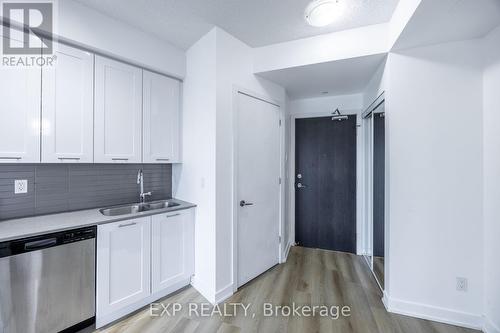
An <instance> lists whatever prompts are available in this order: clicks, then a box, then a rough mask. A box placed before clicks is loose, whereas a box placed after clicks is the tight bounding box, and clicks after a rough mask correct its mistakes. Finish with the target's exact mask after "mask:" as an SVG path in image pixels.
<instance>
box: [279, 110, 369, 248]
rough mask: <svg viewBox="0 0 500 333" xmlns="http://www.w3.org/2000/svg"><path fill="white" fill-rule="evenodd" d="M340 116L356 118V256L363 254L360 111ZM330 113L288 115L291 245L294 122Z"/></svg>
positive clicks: (346, 112) (293, 195)
mask: <svg viewBox="0 0 500 333" xmlns="http://www.w3.org/2000/svg"><path fill="white" fill-rule="evenodd" d="M342 114H345V115H349V116H356V254H357V255H360V254H361V253H363V232H362V231H363V225H362V223H363V196H362V193H363V191H362V190H363V188H362V184H363V167H362V162H363V154H364V147H363V131H362V130H361V120H362V118H361V110H352V109H351V110H344V111H343V112H342ZM331 116H332V113H331V112H330V111H327V112H316V113H303V112H302V113H295V114H292V115H290V158H289V163H288V167H289V172H288V175H289V179H288V195H289V200H290V207H289V211H288V214H289V216H290V222H289V223H290V239H291V242H292V244H296V242H295V174H296V170H295V142H296V137H295V120H297V119H304V118H318V117H331Z"/></svg>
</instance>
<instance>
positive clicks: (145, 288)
mask: <svg viewBox="0 0 500 333" xmlns="http://www.w3.org/2000/svg"><path fill="white" fill-rule="evenodd" d="M150 226H151V219H150V217H143V218H138V219H134V220H128V221H122V222H116V223H109V224H104V225H100V226H99V227H98V229H97V319H98V320H102V317H103V316H106V315H109V314H110V313H113V312H115V311H118V310H120V309H122V308H124V307H126V306H128V305H131V304H133V303H135V302H137V301H140V300H142V299H144V298H146V297H148V296H149V294H150V259H151V257H150V255H151V248H150V246H151V230H150Z"/></svg>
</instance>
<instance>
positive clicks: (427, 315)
mask: <svg viewBox="0 0 500 333" xmlns="http://www.w3.org/2000/svg"><path fill="white" fill-rule="evenodd" d="M385 302H386V308H387V311H389V312H392V313H397V314H401V315H405V316H410V317H416V318H420V319H426V320H432V321H437V322H440V323H445V324H450V325H455V326H461V327H466V328H472V329H479V330H480V329H482V328H483V322H484V321H483V317H482V316H481V315H476V314H472V313H466V312H459V311H455V310H451V309H446V308H440V307H435V306H431V305H427V304H420V303H413V302H407V301H402V300H398V299H394V298H391V297H387V298H386V300H385ZM495 333H496V332H495Z"/></svg>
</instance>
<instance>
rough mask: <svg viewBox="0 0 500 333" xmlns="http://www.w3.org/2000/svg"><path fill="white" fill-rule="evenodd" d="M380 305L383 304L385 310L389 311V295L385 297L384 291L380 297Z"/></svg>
mask: <svg viewBox="0 0 500 333" xmlns="http://www.w3.org/2000/svg"><path fill="white" fill-rule="evenodd" d="M382 304H384V306H385V309H386V310H387V311H388V312H390V311H389V295H387V292H386V291H385V290H384V295H383V296H382Z"/></svg>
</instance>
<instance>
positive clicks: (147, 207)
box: [99, 200, 180, 216]
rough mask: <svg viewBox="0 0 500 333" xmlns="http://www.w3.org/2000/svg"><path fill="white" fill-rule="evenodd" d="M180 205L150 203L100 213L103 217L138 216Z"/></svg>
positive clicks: (169, 202)
mask: <svg viewBox="0 0 500 333" xmlns="http://www.w3.org/2000/svg"><path fill="white" fill-rule="evenodd" d="M179 205H180V204H178V203H176V202H173V201H169V200H161V201H154V202H148V203H134V204H130V205H123V206H114V207H108V208H102V209H99V211H100V212H101V214H102V215H105V216H119V215H127V214H137V213H140V212H146V211H152V210H157V209H165V208H170V207H175V206H179Z"/></svg>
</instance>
